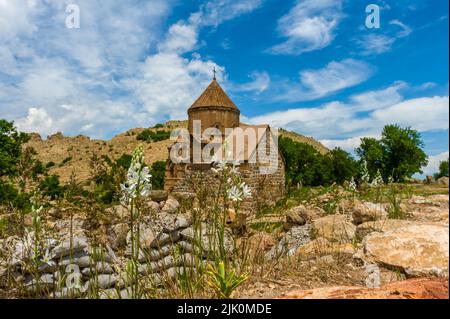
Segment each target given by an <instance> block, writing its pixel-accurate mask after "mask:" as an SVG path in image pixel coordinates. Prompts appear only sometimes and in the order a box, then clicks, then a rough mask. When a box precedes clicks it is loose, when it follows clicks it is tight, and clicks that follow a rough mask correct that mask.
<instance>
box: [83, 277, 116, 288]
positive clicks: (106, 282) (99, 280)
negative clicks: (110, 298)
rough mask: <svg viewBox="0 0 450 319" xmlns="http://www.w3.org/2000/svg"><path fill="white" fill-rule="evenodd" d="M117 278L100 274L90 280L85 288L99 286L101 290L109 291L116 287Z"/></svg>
mask: <svg viewBox="0 0 450 319" xmlns="http://www.w3.org/2000/svg"><path fill="white" fill-rule="evenodd" d="M116 282H117V278H116V276H115V275H113V274H100V275H98V276H96V277H95V278H91V279H89V280H88V281H87V282H86V284H85V287H92V286H97V287H98V288H100V289H107V288H110V287H112V286H114V285H115V283H116Z"/></svg>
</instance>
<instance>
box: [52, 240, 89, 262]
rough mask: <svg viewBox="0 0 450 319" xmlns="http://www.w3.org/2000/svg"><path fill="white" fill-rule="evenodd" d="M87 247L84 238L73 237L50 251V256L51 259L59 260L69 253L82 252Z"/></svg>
mask: <svg viewBox="0 0 450 319" xmlns="http://www.w3.org/2000/svg"><path fill="white" fill-rule="evenodd" d="M87 247H88V244H87V239H86V238H85V237H74V238H73V239H72V241H71V240H70V239H66V240H64V241H63V242H62V243H60V244H59V245H58V246H56V247H55V248H53V249H52V251H51V256H52V258H53V259H57V258H61V257H64V256H67V255H70V254H71V253H72V254H73V253H76V252H79V251H82V250H84V249H86V248H87Z"/></svg>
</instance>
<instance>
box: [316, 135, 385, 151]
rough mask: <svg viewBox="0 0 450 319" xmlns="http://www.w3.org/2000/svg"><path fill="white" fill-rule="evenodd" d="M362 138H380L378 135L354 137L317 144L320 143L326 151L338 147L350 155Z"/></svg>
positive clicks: (322, 141)
mask: <svg viewBox="0 0 450 319" xmlns="http://www.w3.org/2000/svg"><path fill="white" fill-rule="evenodd" d="M363 137H373V138H379V137H380V136H379V135H366V136H355V137H349V138H347V139H343V140H333V139H329V140H319V142H320V143H322V144H323V145H324V146H325V147H327V148H328V149H333V148H335V147H340V148H341V149H343V150H344V151H347V152H349V153H352V152H353V151H354V150H355V148H357V147H358V146H359V145H360V144H361V138H363Z"/></svg>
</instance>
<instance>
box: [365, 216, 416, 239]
mask: <svg viewBox="0 0 450 319" xmlns="http://www.w3.org/2000/svg"><path fill="white" fill-rule="evenodd" d="M413 223H414V222H412V221H409V220H404V219H383V220H376V221H372V222H365V223H362V224H360V225H358V226H357V227H356V237H357V238H359V239H363V238H364V237H366V236H367V235H368V234H370V233H372V232H381V233H383V232H385V231H389V230H393V229H398V228H400V227H404V226H409V225H411V224H413Z"/></svg>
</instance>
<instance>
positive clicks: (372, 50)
mask: <svg viewBox="0 0 450 319" xmlns="http://www.w3.org/2000/svg"><path fill="white" fill-rule="evenodd" d="M394 43H395V38H394V37H390V36H387V35H383V34H374V33H371V34H368V35H364V36H363V37H362V38H361V39H360V40H358V45H359V46H360V47H361V49H362V51H361V54H362V55H372V54H381V53H384V52H387V51H389V50H391V48H392V45H393V44H394Z"/></svg>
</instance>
